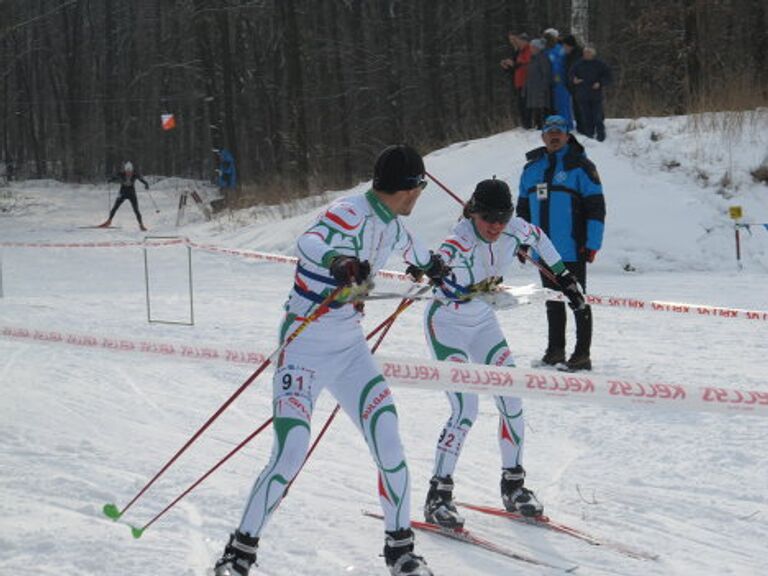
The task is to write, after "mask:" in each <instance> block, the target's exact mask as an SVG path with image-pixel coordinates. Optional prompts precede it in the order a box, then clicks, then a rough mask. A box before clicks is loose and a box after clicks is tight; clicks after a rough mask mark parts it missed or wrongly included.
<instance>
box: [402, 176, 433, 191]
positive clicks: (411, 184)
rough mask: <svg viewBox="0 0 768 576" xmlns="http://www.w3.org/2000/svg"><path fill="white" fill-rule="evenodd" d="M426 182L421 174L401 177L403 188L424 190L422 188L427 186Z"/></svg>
mask: <svg viewBox="0 0 768 576" xmlns="http://www.w3.org/2000/svg"><path fill="white" fill-rule="evenodd" d="M427 184H429V182H427V181H426V180H425V179H424V178H423V177H422V176H410V177H408V178H404V179H403V190H413V189H414V188H421V189H422V190H424V188H426V187H427Z"/></svg>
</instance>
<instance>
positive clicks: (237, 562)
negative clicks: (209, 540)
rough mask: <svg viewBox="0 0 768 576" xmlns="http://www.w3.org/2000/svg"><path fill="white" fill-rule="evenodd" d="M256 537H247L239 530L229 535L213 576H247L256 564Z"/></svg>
mask: <svg viewBox="0 0 768 576" xmlns="http://www.w3.org/2000/svg"><path fill="white" fill-rule="evenodd" d="M258 546H259V538H258V537H257V536H248V534H243V533H242V532H240V531H239V530H237V531H235V532H234V534H230V535H229V543H228V544H227V546H226V547H225V548H224V554H223V555H222V557H221V558H219V560H218V562H216V566H214V568H213V574H214V576H248V571H249V570H250V569H251V566H252V565H253V564H255V563H256V548H258Z"/></svg>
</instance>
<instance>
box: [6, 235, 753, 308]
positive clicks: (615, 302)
mask: <svg viewBox="0 0 768 576" xmlns="http://www.w3.org/2000/svg"><path fill="white" fill-rule="evenodd" d="M181 243H184V244H186V245H188V246H189V247H191V248H195V249H198V250H202V251H204V252H211V253H215V254H225V255H228V256H239V257H241V258H249V259H253V260H263V261H265V262H276V263H279V264H295V263H296V261H297V258H296V257H294V256H283V255H281V254H271V253H269V252H258V251H255V250H238V249H234V248H225V247H221V246H215V245H213V244H200V243H198V242H192V241H191V240H189V239H188V238H183V239H182V238H176V239H168V240H160V241H153V242H152V245H153V246H167V245H172V244H181ZM146 245H147V244H146V243H145V242H90V243H88V242H81V243H63V244H31V243H15V242H10V243H0V246H11V247H27V248H105V247H125V246H146ZM377 275H378V276H379V277H381V278H387V279H390V280H402V281H408V282H410V279H409V278H408V277H407V276H406V275H405V274H403V273H402V272H393V271H391V270H380V271H379V272H378V274H377ZM504 288H511V287H510V286H504ZM551 299H553V300H564V296H563V295H562V294H556V295H553V296H552V298H551ZM587 300H588V302H589V304H590V305H592V306H604V307H607V308H622V309H626V310H636V311H641V312H670V313H673V314H689V315H692V316H711V317H716V318H723V319H741V320H753V321H762V322H768V311H765V310H747V309H743V308H729V307H726V306H711V305H709V304H690V303H683V302H666V301H662V300H640V299H638V298H624V297H619V296H601V295H596V294H589V295H588V296H587Z"/></svg>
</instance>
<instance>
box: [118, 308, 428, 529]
mask: <svg viewBox="0 0 768 576" xmlns="http://www.w3.org/2000/svg"><path fill="white" fill-rule="evenodd" d="M413 302H414V300H410V299H408V298H403V300H402V302H400V305H399V306H398V307H397V309H396V310H395V311H394V312H393V313H392V314H390V315H389V316H388V317H387V318H385V319H384V321H383V322H382V323H381V324H379V325H378V326H377V327H376V328H374V329H373V330H372V331H371V332H370V333H369V334H368V336H367V337H366V340H370V339H371V338H373V336H374V335H376V334H377V333H379V332H380V331H381V330H382V328H384V329H385V331H384V333H383V334H382V335H381V336H380V337H379V339H378V341H377V342H376V345H375V347H374V349H373V350H372V352H373V351H375V349H376V348H377V347H378V346H379V344H381V341H382V340H383V339H384V336H385V335H386V333H387V332H388V331H389V328H390V327H391V326H392V324H393V322H394V321H395V319H396V318H397V316H399V315H400V314H401V313H402V312H403V311H404V310H405V309H406V308H408V306H410V305H411V304H413ZM284 347H285V346H283V348H284ZM276 353H277V352H276ZM273 356H274V354H273ZM339 408H340V406H339V405H338V404H336V407H335V408H334V409H333V411H332V412H331V414H330V416H329V417H328V419H327V420H326V421H325V424H324V425H323V428H322V429H321V430H320V433H319V434H318V436H317V438H316V439H315V441H314V442H313V444H312V446H311V447H310V449H309V451H308V452H307V455H306V457H305V458H304V463H303V464H302V465H301V468H299V472H301V470H302V468H304V464H306V462H307V460H308V459H309V457H310V456H311V455H312V452H314V451H315V448H316V447H317V444H318V442H320V440H321V439H322V437H323V436H324V435H325V433H326V431H327V430H328V428H329V427H330V425H331V422H333V419H334V418H335V417H336V414H337V413H338V411H339ZM273 420H274V418H272V417H270V418H268V419H267V420H266V421H264V422H263V423H262V424H261V426H259V427H258V428H257V429H256V430H254V431H253V432H251V434H249V435H248V436H247V437H246V438H245V439H244V440H243V441H242V442H240V443H239V444H238V445H237V446H235V447H234V448H233V449H232V450H230V451H229V452H228V453H227V455H226V456H224V457H223V458H222V459H221V460H219V461H218V462H217V463H216V464H214V465H213V466H212V467H211V468H210V469H209V470H208V471H207V472H206V473H205V474H203V475H202V476H201V477H200V478H198V479H197V480H196V481H195V482H194V483H193V484H192V485H191V486H190V487H189V488H187V489H186V490H184V491H183V492H182V493H181V494H179V496H177V497H176V498H175V499H174V500H173V501H172V502H171V503H170V504H168V505H167V506H166V507H165V508H163V509H162V510H161V511H160V512H159V513H158V514H156V515H155V516H154V517H153V518H152V519H151V520H149V522H147V523H146V524H145V525H144V526H142V527H141V528H138V527H135V526H131V527H130V528H131V533H132V534H133V537H134V538H141V536H142V534H143V533H144V531H145V530H146V529H147V528H149V527H150V526H151V525H152V524H154V523H155V522H156V521H157V520H159V519H160V518H161V517H162V516H164V515H165V514H166V512H168V511H169V510H170V509H171V508H173V507H174V506H175V505H176V504H177V503H178V502H179V501H180V500H181V499H182V498H184V497H185V496H186V495H187V494H189V493H190V492H191V491H192V490H194V489H195V488H197V486H199V485H200V484H201V483H202V482H203V481H204V480H205V479H206V478H208V477H209V476H210V475H211V474H213V473H214V472H215V471H216V470H218V469H219V468H220V467H221V466H222V464H224V463H225V462H226V461H227V460H229V459H230V458H231V457H232V456H234V455H235V454H237V453H238V452H239V451H240V450H242V449H243V448H244V447H245V446H246V445H247V444H248V443H249V442H250V441H251V440H253V439H254V438H255V437H256V436H258V435H259V434H260V433H261V432H262V431H263V430H264V429H266V427H267V426H269V425H270V424H271V423H272V421H273ZM296 476H298V472H297V473H296ZM296 476H294V480H295V479H296ZM153 481H154V479H153ZM291 484H293V480H292V481H291V482H290V483H289V484H288V486H287V487H286V489H285V493H286V494H287V492H288V488H290V487H291ZM148 487H149V485H147V488H148ZM134 500H135V499H134ZM132 502H133V501H132ZM126 509H127V507H126ZM124 512H125V510H123V513H124ZM118 518H119V516H118V517H116V518H114V520H117V519H118Z"/></svg>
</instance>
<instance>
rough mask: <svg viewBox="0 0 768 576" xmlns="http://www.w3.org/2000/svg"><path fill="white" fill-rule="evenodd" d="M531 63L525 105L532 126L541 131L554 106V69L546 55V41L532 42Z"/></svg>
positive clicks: (526, 85)
mask: <svg viewBox="0 0 768 576" xmlns="http://www.w3.org/2000/svg"><path fill="white" fill-rule="evenodd" d="M530 46H531V61H530V63H529V64H528V76H527V78H526V80H525V105H526V107H527V108H528V110H530V113H531V125H532V126H534V127H536V128H538V129H539V130H541V127H542V125H543V124H544V118H546V116H547V114H549V111H550V108H551V106H552V67H551V65H550V63H549V59H548V58H547V55H546V54H545V53H544V40H542V39H540V38H537V39H536V40H532V41H531V43H530Z"/></svg>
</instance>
